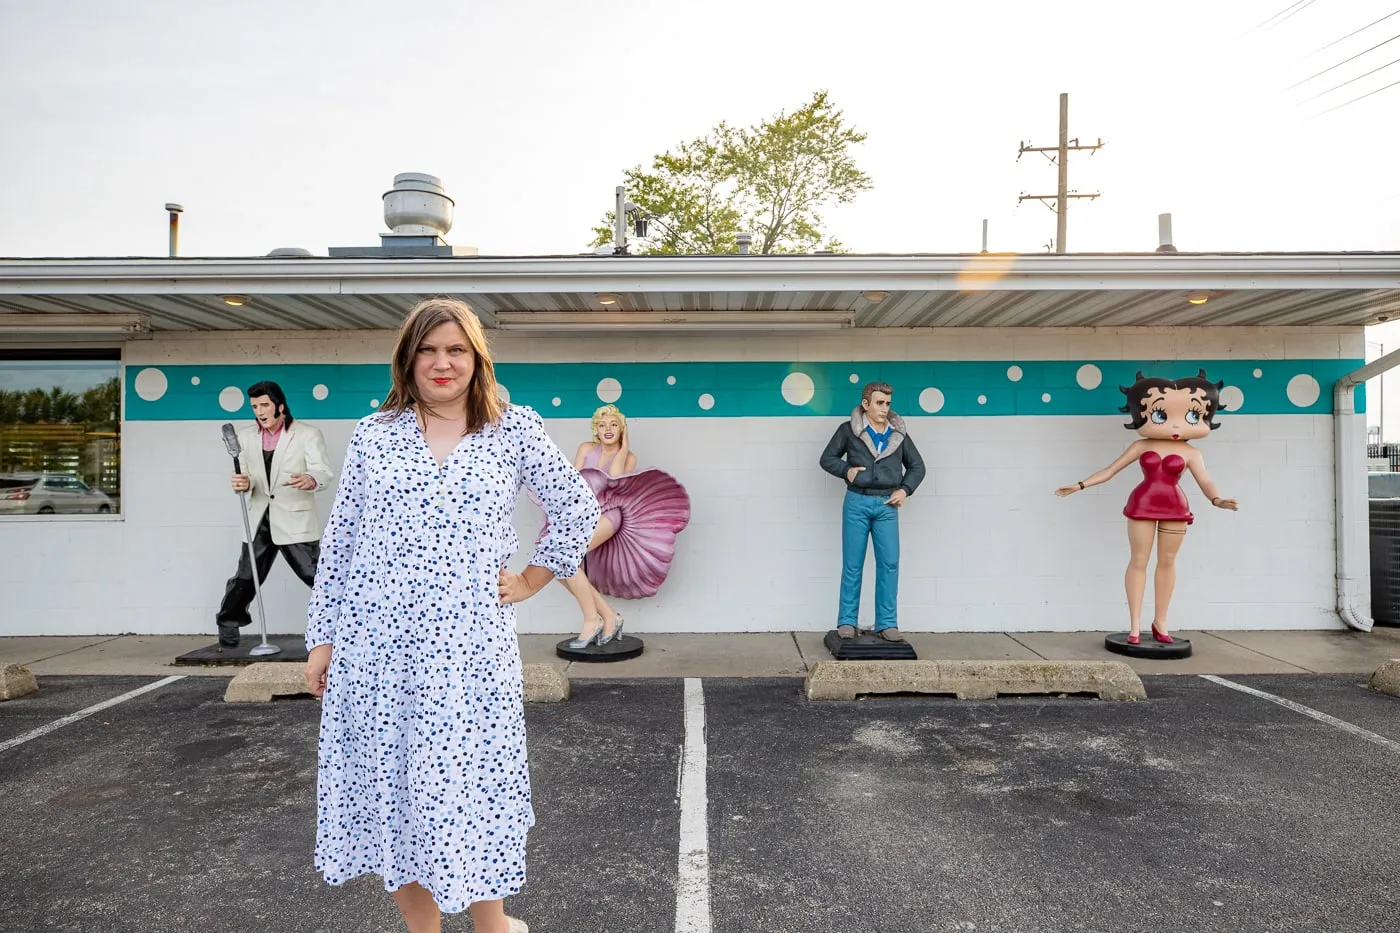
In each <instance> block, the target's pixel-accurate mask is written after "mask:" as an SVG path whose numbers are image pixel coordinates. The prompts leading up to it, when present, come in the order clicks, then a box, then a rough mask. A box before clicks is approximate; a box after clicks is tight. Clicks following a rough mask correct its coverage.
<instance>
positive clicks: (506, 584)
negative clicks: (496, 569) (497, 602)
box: [497, 567, 538, 606]
mask: <svg viewBox="0 0 1400 933" xmlns="http://www.w3.org/2000/svg"><path fill="white" fill-rule="evenodd" d="M497 590H498V592H499V593H500V596H501V605H502V606H508V605H510V604H511V603H522V602H524V601H525V600H527V599H529V598H530V597H531V596H534V595H535V593H537V592H538V590H537V589H536V588H535V587H533V586H531V585H530V581H529V580H526V579H525V576H524V575H523V574H519V573H511V572H510V571H509V570H506V569H505V568H504V567H502V568H501V575H500V579H499V580H498V582H497Z"/></svg>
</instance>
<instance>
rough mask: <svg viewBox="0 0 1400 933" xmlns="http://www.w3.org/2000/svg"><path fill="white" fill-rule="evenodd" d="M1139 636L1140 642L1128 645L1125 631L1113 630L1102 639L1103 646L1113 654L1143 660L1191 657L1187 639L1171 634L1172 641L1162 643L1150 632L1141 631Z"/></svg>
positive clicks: (1175, 659) (1171, 659)
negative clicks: (1168, 643)
mask: <svg viewBox="0 0 1400 933" xmlns="http://www.w3.org/2000/svg"><path fill="white" fill-rule="evenodd" d="M1140 637H1141V638H1142V641H1141V642H1139V643H1138V644H1136V645H1130V644H1128V633H1127V632H1114V633H1113V634H1112V635H1109V636H1108V637H1107V638H1105V639H1104V640H1103V646H1104V647H1105V648H1107V649H1108V650H1109V651H1112V652H1113V653H1114V654H1122V655H1126V656H1127V657H1130V658H1141V659H1142V660H1144V661H1180V660H1181V659H1182V658H1189V657H1191V641H1190V640H1189V639H1186V638H1181V637H1179V636H1177V635H1173V636H1172V643H1171V644H1170V645H1164V644H1162V643H1161V642H1160V641H1158V640H1157V639H1155V638H1153V637H1152V633H1151V632H1143V633H1142V635H1141V636H1140Z"/></svg>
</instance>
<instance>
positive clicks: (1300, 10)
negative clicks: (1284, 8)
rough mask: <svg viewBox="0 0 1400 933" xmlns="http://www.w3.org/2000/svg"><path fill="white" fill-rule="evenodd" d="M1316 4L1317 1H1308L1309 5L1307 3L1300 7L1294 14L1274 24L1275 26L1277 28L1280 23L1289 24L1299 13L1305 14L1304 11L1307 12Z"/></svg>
mask: <svg viewBox="0 0 1400 933" xmlns="http://www.w3.org/2000/svg"><path fill="white" fill-rule="evenodd" d="M1316 2H1317V0H1308V2H1307V3H1305V4H1303V5H1302V6H1300V7H1298V9H1296V10H1294V11H1293V12H1292V13H1289V14H1288V15H1287V16H1285V17H1284V18H1283V19H1281V20H1279V21H1278V23H1274V25H1275V26H1277V25H1278V24H1279V23H1284V22H1287V21H1288V20H1290V19H1292V18H1293V17H1295V16H1297V15H1298V14H1299V13H1301V12H1303V11H1304V10H1306V9H1307V8H1308V7H1310V6H1312V5H1313V4H1314V3H1316Z"/></svg>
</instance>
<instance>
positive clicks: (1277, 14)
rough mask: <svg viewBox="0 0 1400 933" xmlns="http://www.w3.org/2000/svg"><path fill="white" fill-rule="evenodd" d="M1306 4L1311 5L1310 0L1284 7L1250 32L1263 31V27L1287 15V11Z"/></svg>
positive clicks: (1301, 0)
mask: <svg viewBox="0 0 1400 933" xmlns="http://www.w3.org/2000/svg"><path fill="white" fill-rule="evenodd" d="M1306 3H1312V0H1297V2H1296V3H1294V4H1292V5H1291V6H1287V7H1284V8H1283V9H1282V10H1279V11H1278V12H1277V13H1275V14H1274V15H1273V16H1270V17H1269V18H1268V19H1266V20H1264V22H1262V23H1260V24H1259V25H1258V26H1255V27H1254V28H1253V29H1251V30H1250V32H1258V31H1259V30H1260V29H1263V28H1264V27H1265V26H1267V25H1269V24H1270V23H1272V22H1273V21H1274V20H1276V19H1278V18H1279V17H1280V16H1282V15H1283V14H1285V13H1287V12H1288V11H1289V10H1291V9H1293V8H1294V7H1296V6H1302V5H1304V4H1306Z"/></svg>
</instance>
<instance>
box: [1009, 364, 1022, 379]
mask: <svg viewBox="0 0 1400 933" xmlns="http://www.w3.org/2000/svg"><path fill="white" fill-rule="evenodd" d="M1023 375H1025V374H1024V373H1022V372H1021V367H1019V366H1010V367H1007V370H1006V378H1007V379H1010V380H1011V381H1012V382H1020V381H1021V377H1022V376H1023Z"/></svg>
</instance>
